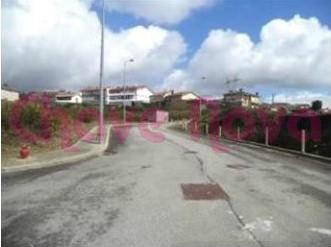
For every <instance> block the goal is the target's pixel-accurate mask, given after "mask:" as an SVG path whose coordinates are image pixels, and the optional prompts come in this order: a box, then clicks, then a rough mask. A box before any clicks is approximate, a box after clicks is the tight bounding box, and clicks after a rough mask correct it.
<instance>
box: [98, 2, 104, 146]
mask: <svg viewBox="0 0 331 247" xmlns="http://www.w3.org/2000/svg"><path fill="white" fill-rule="evenodd" d="M104 25H105V0H102V17H101V47H100V77H99V87H100V109H99V142H100V143H102V139H103V138H102V137H103V128H104V119H103V113H104V95H103V69H104V29H105V26H104Z"/></svg>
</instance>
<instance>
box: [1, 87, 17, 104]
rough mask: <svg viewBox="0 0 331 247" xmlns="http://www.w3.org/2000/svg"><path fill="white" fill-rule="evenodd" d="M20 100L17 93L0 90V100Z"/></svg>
mask: <svg viewBox="0 0 331 247" xmlns="http://www.w3.org/2000/svg"><path fill="white" fill-rule="evenodd" d="M19 98H20V96H19V93H18V92H14V91H8V90H5V89H1V100H8V101H16V100H18V99H19Z"/></svg>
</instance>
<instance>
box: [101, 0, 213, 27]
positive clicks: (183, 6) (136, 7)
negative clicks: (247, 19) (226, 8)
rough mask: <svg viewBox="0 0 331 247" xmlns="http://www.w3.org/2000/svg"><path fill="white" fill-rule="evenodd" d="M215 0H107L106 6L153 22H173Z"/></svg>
mask: <svg viewBox="0 0 331 247" xmlns="http://www.w3.org/2000/svg"><path fill="white" fill-rule="evenodd" d="M106 1H107V0H106ZM217 1H219V0H194V1H192V0H153V1H144V0H138V1H137V0H125V1H122V0H117V1H116V0H115V1H109V2H108V3H107V6H108V9H109V10H116V11H119V12H123V13H130V14H133V15H134V16H136V17H138V18H144V19H146V20H148V21H152V22H154V23H166V24H174V23H178V22H180V21H182V20H184V19H185V18H187V17H188V16H189V15H190V14H191V13H192V12H193V11H194V10H197V9H200V8H203V7H210V6H211V5H213V4H214V3H215V2H217Z"/></svg>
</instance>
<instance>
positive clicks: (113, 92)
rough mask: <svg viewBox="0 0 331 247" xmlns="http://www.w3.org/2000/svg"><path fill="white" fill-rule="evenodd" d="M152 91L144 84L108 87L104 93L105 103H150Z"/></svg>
mask: <svg viewBox="0 0 331 247" xmlns="http://www.w3.org/2000/svg"><path fill="white" fill-rule="evenodd" d="M151 95H153V91H152V90H150V89H149V88H148V87H146V86H143V85H142V86H126V87H123V86H118V87H108V88H106V93H105V103H106V104H107V105H112V104H123V103H125V104H126V105H131V106H133V105H135V104H136V103H150V96H151Z"/></svg>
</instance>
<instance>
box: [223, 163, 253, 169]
mask: <svg viewBox="0 0 331 247" xmlns="http://www.w3.org/2000/svg"><path fill="white" fill-rule="evenodd" d="M227 167H229V168H232V169H237V170H243V169H247V168H251V167H250V166H245V165H240V164H236V165H227Z"/></svg>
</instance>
